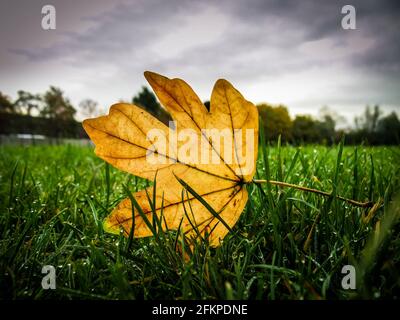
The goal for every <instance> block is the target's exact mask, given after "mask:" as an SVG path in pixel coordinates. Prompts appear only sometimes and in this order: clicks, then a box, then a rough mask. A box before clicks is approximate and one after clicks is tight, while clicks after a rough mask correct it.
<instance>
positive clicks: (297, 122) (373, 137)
mask: <svg viewBox="0 0 400 320" xmlns="http://www.w3.org/2000/svg"><path fill="white" fill-rule="evenodd" d="M257 108H258V111H259V114H260V118H261V121H262V123H263V126H264V133H265V139H266V141H276V140H277V139H278V137H279V136H280V137H281V140H282V141H283V142H288V143H291V144H304V143H315V144H328V145H329V144H333V143H337V142H338V141H339V140H340V139H341V137H342V136H343V135H345V137H346V143H348V144H361V143H364V144H367V145H382V144H384V145H397V144H400V121H399V118H398V116H397V114H396V112H391V113H390V114H388V115H386V116H383V114H382V110H381V108H380V107H379V106H378V105H376V106H374V107H373V108H372V107H370V106H366V107H365V110H364V113H363V114H362V115H360V116H357V117H355V119H354V125H353V126H352V127H350V128H347V129H337V125H338V124H342V123H343V122H345V119H344V118H343V117H341V116H340V115H338V114H337V113H336V112H333V111H332V110H330V109H329V108H327V107H323V108H322V109H321V110H320V115H319V117H317V118H315V117H312V116H310V115H296V116H295V117H294V119H292V118H291V117H290V115H289V112H288V108H287V107H286V106H284V105H277V106H273V105H269V104H265V103H264V104H259V105H257Z"/></svg>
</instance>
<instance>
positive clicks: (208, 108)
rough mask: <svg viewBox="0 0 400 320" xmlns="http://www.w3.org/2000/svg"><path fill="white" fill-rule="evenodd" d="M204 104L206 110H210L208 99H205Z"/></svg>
mask: <svg viewBox="0 0 400 320" xmlns="http://www.w3.org/2000/svg"><path fill="white" fill-rule="evenodd" d="M204 105H205V106H206V108H207V110H208V111H210V101H209V100H207V101H205V102H204Z"/></svg>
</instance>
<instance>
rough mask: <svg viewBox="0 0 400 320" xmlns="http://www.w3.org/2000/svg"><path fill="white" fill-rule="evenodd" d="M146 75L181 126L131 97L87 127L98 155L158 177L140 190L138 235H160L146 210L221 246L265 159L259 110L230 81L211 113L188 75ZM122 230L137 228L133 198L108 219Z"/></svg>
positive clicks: (215, 95) (109, 227)
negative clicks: (169, 123) (260, 146)
mask: <svg viewBox="0 0 400 320" xmlns="http://www.w3.org/2000/svg"><path fill="white" fill-rule="evenodd" d="M145 77H146V79H147V80H148V82H149V83H150V85H151V86H152V88H153V90H154V91H155V93H156V95H157V96H158V98H159V100H160V102H161V104H162V105H163V106H164V107H165V108H166V109H167V111H168V112H169V113H170V115H171V117H172V119H173V120H174V121H175V122H174V126H175V128H171V126H170V127H168V126H166V125H165V124H163V123H161V122H160V121H159V120H157V119H156V118H154V117H153V116H152V115H150V114H149V113H147V112H146V111H144V110H143V109H141V108H139V107H137V106H135V105H132V104H126V103H118V104H115V105H113V106H111V108H110V112H109V114H108V115H107V116H102V117H98V118H94V119H87V120H85V121H84V122H83V127H84V129H85V130H86V132H87V133H88V135H89V137H90V138H91V139H92V141H93V142H94V144H95V146H96V148H95V153H96V154H97V156H99V157H100V158H102V159H104V160H105V161H107V162H108V163H110V164H111V165H113V166H115V167H116V168H118V169H120V170H123V171H126V172H128V173H131V174H134V175H136V176H139V177H142V178H145V179H149V180H151V181H153V180H154V181H155V188H154V187H149V188H147V189H145V190H141V191H139V192H136V193H135V194H134V195H133V197H134V200H135V201H136V206H137V205H138V206H139V207H140V209H141V211H142V212H141V213H140V212H138V210H136V211H134V212H135V220H134V234H133V236H134V237H147V236H151V235H152V230H151V228H150V226H149V225H148V223H146V221H145V220H144V219H143V214H144V215H145V216H146V217H147V220H148V221H153V214H156V215H157V218H158V219H160V221H161V224H162V227H163V229H167V230H177V229H178V228H182V231H183V232H184V233H185V235H186V236H187V237H188V238H192V239H199V238H203V237H204V236H205V235H206V234H207V235H208V240H209V241H210V244H211V245H212V246H218V245H219V244H220V240H222V239H223V238H224V237H225V235H226V234H227V233H228V231H229V229H231V228H232V227H233V226H234V225H235V223H236V221H237V220H238V218H239V216H240V214H241V213H242V211H243V209H244V207H245V205H246V202H247V198H248V193H247V190H246V184H247V183H249V182H250V181H252V178H253V175H254V172H255V162H256V159H257V149H258V111H257V108H256V107H255V106H254V105H253V104H252V103H251V102H249V101H247V100H245V99H244V98H243V96H242V95H241V94H240V93H239V92H238V91H237V90H236V89H235V88H234V87H233V86H232V85H231V84H230V83H229V82H228V81H226V80H223V79H220V80H218V81H217V82H216V83H215V86H214V88H213V91H212V95H211V101H210V111H208V110H207V109H206V107H205V105H204V104H203V103H202V102H201V100H200V99H199V97H198V96H197V95H196V93H195V92H194V91H193V90H192V88H191V87H190V86H189V85H188V84H187V83H186V82H184V81H183V80H181V79H168V78H166V77H164V76H161V75H159V74H156V73H152V72H145ZM229 140H230V143H229ZM222 142H223V143H222ZM199 146H200V147H199ZM154 191H155V193H156V194H153V192H154ZM149 200H150V201H149ZM152 201H153V203H152ZM121 228H122V230H124V234H125V235H126V236H128V235H129V234H130V231H131V228H132V203H131V200H130V198H127V199H125V200H123V201H122V202H121V203H119V204H118V205H117V207H116V208H115V209H114V210H113V211H112V213H111V214H110V215H109V216H108V217H107V218H106V219H105V221H104V229H105V230H106V231H108V232H111V233H116V234H117V233H119V231H120V230H121Z"/></svg>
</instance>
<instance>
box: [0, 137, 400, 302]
mask: <svg viewBox="0 0 400 320" xmlns="http://www.w3.org/2000/svg"><path fill="white" fill-rule="evenodd" d="M261 145H263V143H262V144H261ZM399 163H400V150H399V148H398V147H375V148H370V147H364V146H359V147H358V148H357V149H355V148H354V147H344V148H343V149H342V148H341V147H340V146H335V147H322V146H316V147H314V146H306V147H301V148H294V147H290V146H283V147H279V146H272V147H270V148H262V147H261V149H260V155H259V161H258V172H257V176H256V178H257V179H271V180H280V181H285V182H289V183H293V184H298V185H302V186H307V187H310V188H315V189H320V190H325V191H329V192H330V191H332V192H333V194H337V195H341V196H344V197H347V198H352V199H355V200H359V201H365V200H372V201H374V202H379V203H382V205H381V206H379V208H377V209H376V210H375V209H374V211H373V212H371V213H370V215H369V218H370V219H367V220H369V221H366V220H365V219H364V218H365V217H366V216H367V215H368V209H362V208H358V207H353V206H351V205H349V204H346V203H345V202H343V201H339V200H337V199H335V198H334V197H322V196H320V195H316V194H312V193H304V192H301V191H298V190H294V189H288V188H286V189H283V188H278V187H276V186H271V185H267V184H263V185H262V186H258V185H251V186H249V193H250V196H249V201H248V204H247V206H246V209H245V210H244V212H243V213H242V215H241V217H240V220H239V222H238V223H237V224H236V225H235V227H234V228H233V232H231V233H230V234H229V235H228V236H227V237H226V238H225V239H224V241H223V245H222V246H221V247H219V248H216V249H212V248H209V247H208V246H207V244H206V243H202V244H200V245H198V246H196V248H195V252H194V253H193V255H192V256H191V258H190V260H189V261H186V260H185V259H183V258H182V253H179V251H177V250H176V249H175V242H176V241H179V240H178V239H179V238H178V235H177V234H175V233H173V232H170V233H166V234H157V236H155V237H150V238H145V239H129V238H124V237H122V236H120V237H118V236H113V235H109V234H106V233H104V231H103V229H102V220H103V218H104V217H105V216H106V215H107V214H108V213H109V212H110V210H111V209H112V208H113V207H114V206H115V205H116V204H117V203H118V202H119V201H120V200H121V199H123V198H125V197H127V194H126V190H125V189H124V186H125V185H126V186H128V189H129V190H130V191H132V192H134V191H136V190H140V189H142V188H144V187H146V186H147V185H149V183H148V182H146V181H144V180H142V179H138V178H135V177H133V176H131V175H129V174H126V173H123V172H120V171H118V170H116V169H114V168H112V167H110V166H107V165H105V163H104V162H103V161H101V160H100V159H98V158H96V157H95V155H94V153H93V150H92V149H91V148H83V147H74V146H30V147H21V146H2V147H0V201H1V203H0V297H1V298H3V299H15V298H17V299H46V298H63V299H135V298H136V299H229V298H234V299H349V298H394V297H398V296H399V289H400V277H399V272H400V271H399V270H400V237H399V232H398V231H399V226H398V225H396V221H397V218H398V216H399V205H398V202H396V201H395V192H396V191H397V190H398V187H399V177H400V165H399ZM346 264H353V265H355V266H356V267H357V290H343V289H342V287H341V280H342V276H343V275H342V274H341V269H342V267H343V266H344V265H346ZM43 265H53V266H55V267H56V270H57V289H56V290H43V289H42V287H41V280H42V277H43V276H44V275H42V274H41V269H42V266H43Z"/></svg>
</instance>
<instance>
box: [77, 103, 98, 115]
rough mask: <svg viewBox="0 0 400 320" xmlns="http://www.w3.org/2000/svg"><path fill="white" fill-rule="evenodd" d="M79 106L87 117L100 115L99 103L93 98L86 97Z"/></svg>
mask: <svg viewBox="0 0 400 320" xmlns="http://www.w3.org/2000/svg"><path fill="white" fill-rule="evenodd" d="M79 108H80V110H81V113H82V115H83V116H84V117H85V118H94V117H96V116H98V115H99V110H98V104H97V102H96V101H94V100H92V99H85V100H83V101H81V102H80V103H79Z"/></svg>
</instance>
